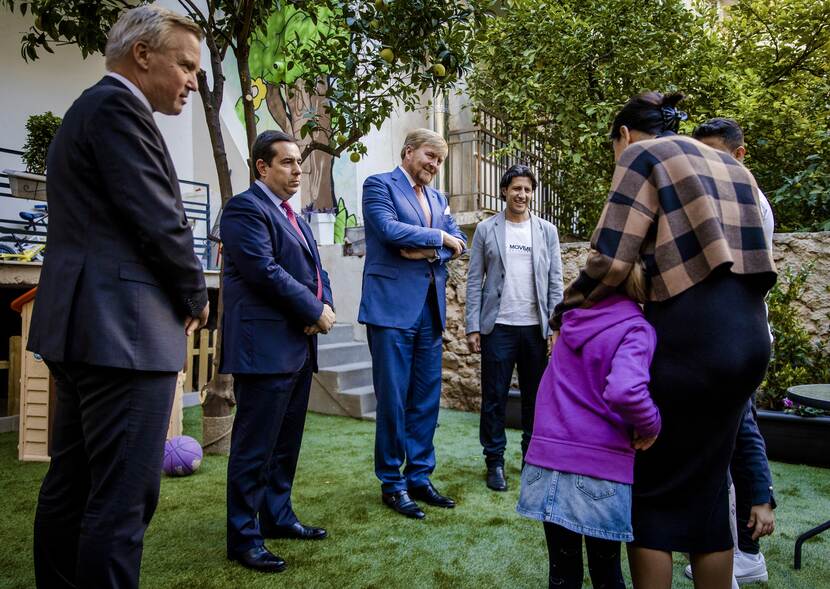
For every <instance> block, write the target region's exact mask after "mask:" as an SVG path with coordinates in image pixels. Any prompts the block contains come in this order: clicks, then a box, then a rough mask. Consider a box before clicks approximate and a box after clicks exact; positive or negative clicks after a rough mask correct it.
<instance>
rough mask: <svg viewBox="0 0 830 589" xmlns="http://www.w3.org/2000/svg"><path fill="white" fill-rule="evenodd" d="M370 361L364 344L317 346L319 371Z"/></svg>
mask: <svg viewBox="0 0 830 589" xmlns="http://www.w3.org/2000/svg"><path fill="white" fill-rule="evenodd" d="M371 359H372V356H371V354H369V346H367V345H366V343H365V342H342V343H336V344H329V343H325V344H319V345H318V346H317V364H318V365H319V366H320V368H321V369H323V368H326V367H328V366H337V365H340V364H353V363H355V362H369V361H371Z"/></svg>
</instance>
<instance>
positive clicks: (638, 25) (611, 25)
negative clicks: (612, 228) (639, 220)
mask: <svg viewBox="0 0 830 589" xmlns="http://www.w3.org/2000/svg"><path fill="white" fill-rule="evenodd" d="M690 4H691V5H692V9H689V7H688V6H687V3H686V2H684V1H683V0H665V1H661V2H642V1H638V0H561V1H559V2H548V1H547V0H512V1H508V2H505V3H504V7H503V10H501V11H500V12H499V16H498V17H496V18H492V19H488V21H487V23H486V26H485V27H484V28H483V30H482V32H481V34H480V36H479V40H478V42H477V43H476V45H475V48H474V52H473V59H474V63H475V68H474V71H473V72H472V75H471V76H470V77H469V89H470V95H471V97H472V99H473V101H474V103H475V105H476V106H478V107H481V108H483V109H486V110H488V111H492V112H494V113H496V114H497V115H499V116H500V117H502V118H503V119H504V120H505V122H507V123H508V124H509V125H510V126H511V127H512V128H513V129H515V131H516V132H518V133H522V132H532V133H533V134H534V135H535V136H538V137H539V144H540V145H541V146H542V147H543V149H544V151H545V154H544V158H545V160H546V161H549V162H555V165H554V166H553V169H552V172H551V173H549V174H547V177H546V178H543V180H544V181H545V183H546V184H547V185H548V186H549V187H550V189H551V191H552V192H553V193H554V194H556V195H557V197H558V198H559V199H560V203H561V204H559V205H557V206H558V211H557V215H558V216H559V218H560V219H561V221H560V223H559V224H560V227H559V230H560V233H561V234H563V235H568V234H570V235H573V236H576V237H580V238H587V237H588V236H589V235H590V234H591V231H592V230H593V228H594V225H595V224H596V222H597V219H598V217H599V214H600V212H601V211H602V207H603V206H604V204H605V201H606V198H607V194H608V193H607V191H608V187H609V185H610V181H611V171H612V170H613V161H612V156H611V149H610V145H609V142H608V138H607V137H608V131H609V129H610V126H611V121H612V118H613V116H614V114H615V113H616V111H617V110H618V109H619V108H620V107H621V106H622V104H623V103H624V102H625V101H626V100H627V99H628V98H629V97H631V96H632V95H634V94H636V93H638V92H641V91H644V90H660V91H663V92H671V91H674V90H679V91H682V92H684V93H685V94H686V95H687V100H685V101H684V102H683V103H681V108H682V109H683V110H686V111H687V112H688V113H689V115H690V117H691V119H690V120H689V121H688V122H687V123H685V124H684V125H683V127H682V128H681V130H682V131H683V132H684V133H688V132H690V131H691V130H692V129H693V128H694V126H695V125H696V124H699V123H702V122H703V121H705V120H706V119H708V118H711V117H715V116H728V117H733V118H735V119H736V120H737V121H738V122H739V123H740V124H741V126H742V127H743V128H744V131H745V136H746V146H747V152H748V155H747V160H746V161H747V166H748V167H749V168H750V169H751V170H752V173H753V174H754V175H755V177H756V179H757V180H758V184H759V186H760V187H761V189H762V190H764V191H766V192H768V193H770V194H773V193H774V198H773V202H772V204H773V209H774V211H775V216H776V219H777V220H778V223H777V224H778V226H779V227H780V229H781V230H785V231H793V230H814V229H816V228H820V227H823V226H825V225H826V223H827V222H828V221H830V218H828V216H827V215H826V211H827V208H828V196H827V192H826V191H824V188H825V187H826V186H827V174H828V171H827V163H826V162H830V139H828V135H827V129H828V128H830V69H828V67H827V63H830V27H828V26H827V24H826V23H827V22H830V0H739V1H738V2H736V3H729V4H730V5H729V6H728V7H725V8H723V15H719V14H718V12H717V10H716V9H715V7H714V5H715V4H720V3H714V2H691V3H690ZM511 147H512V148H516V147H518V145H512V146H511ZM809 156H812V159H807V158H808V157H809ZM822 162H823V163H822ZM811 166H812V167H811ZM822 166H823V167H822ZM779 189H780V190H779Z"/></svg>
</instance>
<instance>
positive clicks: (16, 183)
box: [3, 170, 46, 201]
mask: <svg viewBox="0 0 830 589" xmlns="http://www.w3.org/2000/svg"><path fill="white" fill-rule="evenodd" d="M3 173H4V174H6V175H7V176H8V177H9V190H10V191H11V193H12V196H16V197H17V198H28V199H30V200H42V201H46V176H41V175H40V174H30V173H29V172H21V171H19V170H3Z"/></svg>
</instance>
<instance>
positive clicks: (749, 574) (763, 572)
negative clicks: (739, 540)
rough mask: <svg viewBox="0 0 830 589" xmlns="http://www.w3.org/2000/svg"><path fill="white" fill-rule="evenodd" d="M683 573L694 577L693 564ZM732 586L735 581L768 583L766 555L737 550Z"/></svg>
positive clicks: (687, 566)
mask: <svg viewBox="0 0 830 589" xmlns="http://www.w3.org/2000/svg"><path fill="white" fill-rule="evenodd" d="M683 573H684V574H685V575H686V576H687V577H688V578H690V579H691V578H692V565H690V564H689V565H686V568H685V569H684V570H683ZM732 573H733V577H732V586H733V587H734V586H735V582H736V581H737V584H739V585H746V584H747V583H757V582H759V581H761V582H764V583H766V582H767V581H768V580H769V575H768V574H767V563H766V561H765V560H764V555H763V554H761V553H760V552H759V553H758V554H748V553H746V552H741V551H740V550H736V551H735V557H734V560H733V561H732Z"/></svg>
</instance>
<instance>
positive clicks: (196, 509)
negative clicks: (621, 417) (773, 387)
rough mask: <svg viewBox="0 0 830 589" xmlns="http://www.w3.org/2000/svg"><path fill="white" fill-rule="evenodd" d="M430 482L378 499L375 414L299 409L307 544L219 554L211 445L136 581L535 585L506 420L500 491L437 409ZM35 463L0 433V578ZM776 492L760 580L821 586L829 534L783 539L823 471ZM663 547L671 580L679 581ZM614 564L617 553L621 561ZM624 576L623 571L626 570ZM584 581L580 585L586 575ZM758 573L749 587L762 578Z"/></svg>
mask: <svg viewBox="0 0 830 589" xmlns="http://www.w3.org/2000/svg"><path fill="white" fill-rule="evenodd" d="M199 415H200V413H199V410H198V409H197V408H194V409H188V410H186V411H185V432H186V433H188V434H189V435H192V436H194V437H196V438H199V437H200V436H201V431H200V429H201V428H200V426H199ZM440 424H441V426H440V427H439V429H438V431H437V432H436V448H437V456H438V468H437V469H436V472H435V474H434V476H433V481H434V482H435V484H436V486H437V487H438V489H439V490H441V491H442V492H445V493H447V494H448V495H450V496H452V497H454V498H455V499H456V500H457V501H458V507H457V508H456V509H452V510H443V509H439V508H430V507H429V506H427V507H426V508H425V509H426V512H427V517H426V520H424V521H415V520H409V519H405V518H403V517H401V516H399V515H397V514H395V513H393V512H392V511H391V510H390V509H388V508H387V507H385V506H383V505H382V504H381V502H380V490H379V484H378V482H377V480H376V479H375V477H374V474H373V468H372V450H373V441H374V424H373V423H370V422H360V421H355V420H352V419H346V418H338V417H329V416H322V415H315V414H309V416H308V422H307V424H306V432H305V440H304V442H303V450H302V453H301V455H300V465H299V470H298V473H297V478H296V482H295V488H294V494H293V502H294V505H295V509H296V511H297V514H298V515H299V517H300V519H301V520H302V521H303V522H305V523H308V524H313V525H320V526H324V527H326V528H327V529H328V531H329V534H330V537H329V538H328V539H326V540H323V541H318V542H302V541H296V540H295V541H278V540H274V541H268V547H269V548H270V549H271V550H273V551H274V552H276V553H277V554H279V555H281V556H282V557H283V558H285V559H286V561H288V567H289V568H288V570H287V571H286V572H284V573H281V574H279V575H267V574H258V573H254V572H252V571H248V570H246V569H244V568H242V567H241V566H239V565H237V564H234V563H231V562H229V561H228V560H227V559H226V557H225V473H226V467H227V459H226V458H224V457H217V456H209V457H207V458H206V459H205V461H204V462H203V463H202V467H201V468H200V469H199V471H198V472H197V473H196V474H195V475H193V476H190V477H185V478H168V477H165V478H164V479H163V481H162V486H161V500H160V502H159V506H158V510H157V511H156V515H155V517H154V519H153V522H152V524H151V525H150V528H149V530H148V531H147V535H146V538H145V549H144V560H143V567H142V574H141V586H142V587H145V588H147V589H151V588H152V589H156V588H158V589H162V588H163V589H174V588H194V589H214V588H215V589H228V588H237V587H250V588H252V589H253V588H258V587H303V588H305V587H338V588H340V587H377V588H390V587H419V588H421V587H440V588H450V587H452V588H455V587H474V588H476V589H483V588H490V587H545V586H546V584H547V551H546V548H545V542H544V537H543V534H542V530H541V524H539V523H537V522H533V521H531V520H528V519H525V518H522V517H520V516H518V515H517V514H516V513H515V511H514V508H515V503H516V499H517V496H518V480H519V469H518V468H519V462H520V459H519V450H518V448H519V434H518V432H516V431H513V430H511V431H509V432H508V437H509V455H508V468H507V471H508V472H507V474H508V477H509V483H510V490H509V491H508V492H507V493H493V492H491V491H489V490H488V489H487V488H486V487H485V486H484V481H483V475H484V466H483V460H482V456H481V449H480V447H479V445H478V416H477V415H474V414H469V413H460V412H456V411H444V410H442V411H441V416H440ZM45 471H46V465H44V464H34V463H21V462H18V461H17V434H16V433H11V434H2V435H0V472H2V475H0V504H1V505H2V510H1V511H0V538H2V539H0V589H10V588H15V589H18V588H19V589H29V588H31V587H34V574H33V569H32V556H31V544H32V530H31V528H32V518H33V514H34V508H35V502H36V499H37V490H38V486H39V483H40V480H41V478H42V476H43V474H44V473H45ZM772 471H773V477H774V481H775V488H776V493H777V498H778V502H779V508H778V509H777V510H776V518H777V531H776V533H775V535H774V536H772V537H771V538H768V539H764V540H762V549H763V551H764V554H765V555H766V558H767V565H768V568H769V573H770V582H769V585H768V586H769V587H771V588H786V589H799V588H804V589H808V588H809V589H817V588H823V587H830V561H829V560H828V558H827V555H828V554H827V546H828V542H830V532H827V533H826V534H825V535H824V536H823V537H822V536H819V537H817V538H814V539H812V540H810V541H809V542H808V543H807V544H806V545H805V546H804V552H803V564H804V568H803V569H802V570H800V571H795V570H793V568H792V550H793V542H794V540H795V538H796V536H797V535H798V534H799V533H801V532H802V531H804V530H806V529H808V528H810V527H812V526H814V525H816V524H818V523H820V522H821V521H824V520H825V519H827V518H830V476H828V475H830V473H828V471H827V470H823V469H819V468H810V467H806V466H792V465H786V464H780V463H773V465H772ZM684 564H685V562H684V560H683V558H682V557H680V556H678V557H677V558H676V559H675V571H674V579H675V583H674V586H675V587H681V588H682V587H687V588H691V587H692V585H691V582H689V581H688V580H686V579H685V578H684V577H683V576H682V574H683V573H682V569H683V565H684ZM623 568H624V570H625V569H627V565H626V564H625V563H624V566H623ZM626 578H628V575H627V570H626ZM585 586H586V587H589V586H590V583H589V581H588V578H587V566H586V581H585ZM763 586H764V585H755V587H763Z"/></svg>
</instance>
